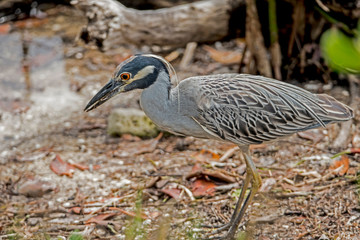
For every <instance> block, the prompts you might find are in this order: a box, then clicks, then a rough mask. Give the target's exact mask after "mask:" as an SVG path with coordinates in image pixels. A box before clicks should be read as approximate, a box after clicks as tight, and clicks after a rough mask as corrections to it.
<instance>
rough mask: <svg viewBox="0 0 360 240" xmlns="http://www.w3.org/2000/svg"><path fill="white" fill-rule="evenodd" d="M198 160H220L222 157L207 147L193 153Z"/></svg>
mask: <svg viewBox="0 0 360 240" xmlns="http://www.w3.org/2000/svg"><path fill="white" fill-rule="evenodd" d="M192 157H194V158H195V159H196V160H197V161H199V162H204V161H218V160H219V159H220V155H219V154H217V153H215V152H213V151H210V150H206V149H202V150H201V151H200V152H197V153H195V154H194V155H192Z"/></svg>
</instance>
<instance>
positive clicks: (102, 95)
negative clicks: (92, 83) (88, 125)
mask: <svg viewBox="0 0 360 240" xmlns="http://www.w3.org/2000/svg"><path fill="white" fill-rule="evenodd" d="M123 85H124V83H123V82H121V81H120V82H118V81H114V80H113V79H111V80H110V81H109V82H108V83H107V84H106V85H105V86H104V87H103V88H102V89H101V90H100V91H99V92H98V93H97V94H96V95H95V96H94V97H93V98H92V99H91V100H90V102H89V103H88V104H87V105H86V107H85V109H84V111H85V112H89V111H91V110H93V109H94V108H96V107H98V106H100V105H101V104H103V103H104V102H106V101H107V100H109V99H110V98H112V97H113V96H115V95H116V94H118V93H120V92H122V91H123V89H122V86H123Z"/></svg>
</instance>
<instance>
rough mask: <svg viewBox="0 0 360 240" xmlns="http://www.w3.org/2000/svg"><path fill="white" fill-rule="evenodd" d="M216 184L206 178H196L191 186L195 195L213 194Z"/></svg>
mask: <svg viewBox="0 0 360 240" xmlns="http://www.w3.org/2000/svg"><path fill="white" fill-rule="evenodd" d="M215 187H216V185H215V184H214V183H213V182H211V181H208V180H205V179H196V180H195V181H194V182H193V183H192V186H191V191H192V193H193V195H194V197H202V196H213V195H214V193H215Z"/></svg>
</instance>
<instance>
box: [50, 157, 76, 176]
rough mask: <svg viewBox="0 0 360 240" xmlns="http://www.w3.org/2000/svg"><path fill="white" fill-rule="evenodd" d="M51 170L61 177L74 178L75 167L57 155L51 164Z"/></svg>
mask: <svg viewBox="0 0 360 240" xmlns="http://www.w3.org/2000/svg"><path fill="white" fill-rule="evenodd" d="M50 169H51V170H52V171H53V172H54V173H56V174H57V175H59V176H63V175H65V176H68V177H72V176H73V173H74V169H75V167H74V166H72V165H71V164H69V163H68V162H64V161H63V160H62V159H61V157H60V156H59V155H58V154H56V157H55V158H54V160H52V162H51V163H50Z"/></svg>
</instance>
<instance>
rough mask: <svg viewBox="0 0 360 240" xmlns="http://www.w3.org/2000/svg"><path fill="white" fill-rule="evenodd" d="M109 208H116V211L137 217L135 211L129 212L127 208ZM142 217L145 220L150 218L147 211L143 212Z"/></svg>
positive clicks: (113, 208)
mask: <svg viewBox="0 0 360 240" xmlns="http://www.w3.org/2000/svg"><path fill="white" fill-rule="evenodd" d="M109 210H116V211H119V212H121V213H123V214H125V215H127V216H130V217H136V213H135V212H129V211H126V210H124V209H121V208H117V207H109ZM140 218H141V219H143V220H146V219H149V217H148V216H147V215H146V214H145V213H141V215H140Z"/></svg>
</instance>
